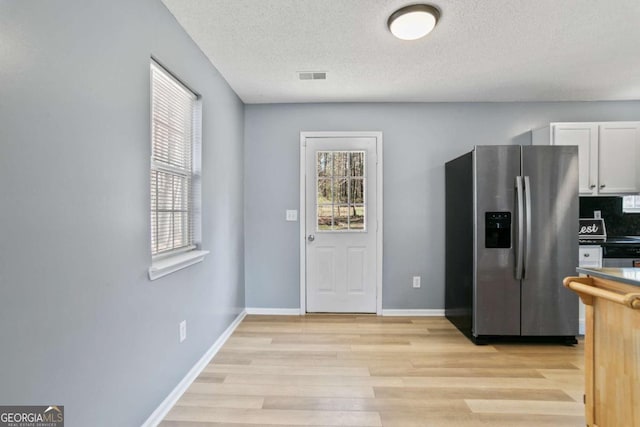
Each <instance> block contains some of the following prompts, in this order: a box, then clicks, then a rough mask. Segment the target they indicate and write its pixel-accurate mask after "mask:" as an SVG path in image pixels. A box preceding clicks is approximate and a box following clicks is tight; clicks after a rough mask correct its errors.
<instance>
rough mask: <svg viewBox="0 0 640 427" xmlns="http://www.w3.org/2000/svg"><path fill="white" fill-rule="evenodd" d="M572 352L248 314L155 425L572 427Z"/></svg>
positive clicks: (332, 320) (385, 320)
mask: <svg viewBox="0 0 640 427" xmlns="http://www.w3.org/2000/svg"><path fill="white" fill-rule="evenodd" d="M583 387H584V362H583V345H582V343H580V344H578V345H577V346H575V347H567V346H563V345H530V344H527V345H523V344H501V345H487V346H475V345H473V344H472V343H471V342H470V341H469V340H467V338H465V337H464V336H463V335H462V334H460V333H459V332H458V330H457V329H455V328H454V327H453V326H452V325H451V324H450V323H449V322H448V321H447V320H446V319H445V318H442V317H422V318H420V317H411V318H402V317H376V316H355V315H308V316H247V317H246V318H245V319H244V321H243V322H242V323H241V324H240V326H238V328H237V329H236V331H235V332H234V333H233V335H232V336H231V338H230V339H229V340H228V341H227V343H226V344H225V345H224V347H223V348H222V349H221V351H220V352H219V353H218V354H217V355H216V357H215V358H214V359H213V360H212V361H211V363H210V364H209V365H208V366H207V367H206V368H205V370H204V371H203V372H202V374H201V375H200V376H199V377H198V378H197V380H196V381H195V382H194V383H193V384H192V385H191V386H190V388H189V390H188V391H187V392H186V393H185V394H184V395H183V397H182V398H181V399H180V401H179V402H178V403H177V404H176V406H175V407H174V408H173V409H172V410H171V412H170V413H169V414H168V415H167V417H166V418H165V420H164V421H163V422H162V423H161V424H160V426H161V427H207V426H222V425H232V426H235V427H238V426H256V425H286V426H385V427H417V426H429V427H441V426H442V427H445V426H446V427H450V426H455V427H467V426H509V427H516V426H535V427H542V426H549V427H563V426H572V427H578V426H580V427H582V426H584V425H585V422H584V416H583V415H584V405H583V403H582V394H583Z"/></svg>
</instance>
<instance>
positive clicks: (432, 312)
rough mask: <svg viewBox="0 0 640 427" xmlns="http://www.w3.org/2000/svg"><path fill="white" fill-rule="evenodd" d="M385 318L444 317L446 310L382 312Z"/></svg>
mask: <svg viewBox="0 0 640 427" xmlns="http://www.w3.org/2000/svg"><path fill="white" fill-rule="evenodd" d="M382 315H383V316H444V309H441V308H436V309H424V310H382Z"/></svg>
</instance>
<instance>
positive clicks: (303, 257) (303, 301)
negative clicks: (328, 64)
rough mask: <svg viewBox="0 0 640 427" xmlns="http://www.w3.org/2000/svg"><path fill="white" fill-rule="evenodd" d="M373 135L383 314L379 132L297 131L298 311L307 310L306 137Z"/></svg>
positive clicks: (379, 312)
mask: <svg viewBox="0 0 640 427" xmlns="http://www.w3.org/2000/svg"><path fill="white" fill-rule="evenodd" d="M362 137H364V138H375V140H376V147H375V150H376V160H377V163H376V175H377V176H376V189H375V191H376V214H377V215H376V218H375V221H376V314H377V315H378V316H382V259H383V258H382V234H383V233H382V231H383V229H384V227H383V222H382V218H383V215H382V206H383V203H382V188H383V182H384V181H383V180H382V153H383V150H382V132H381V131H375V132H359V131H338V132H300V215H299V218H300V314H301V315H304V314H306V313H307V243H306V242H307V235H306V230H307V215H306V206H307V200H306V171H307V143H306V139H307V138H362Z"/></svg>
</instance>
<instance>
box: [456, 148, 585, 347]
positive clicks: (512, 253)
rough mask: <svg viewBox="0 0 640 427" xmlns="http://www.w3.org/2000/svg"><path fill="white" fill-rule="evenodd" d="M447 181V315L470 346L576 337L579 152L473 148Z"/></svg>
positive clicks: (569, 340)
mask: <svg viewBox="0 0 640 427" xmlns="http://www.w3.org/2000/svg"><path fill="white" fill-rule="evenodd" d="M445 181H446V202H445V205H446V227H445V235H446V247H445V252H446V255H445V258H446V262H445V264H446V286H445V313H446V316H447V318H449V320H451V322H452V323H453V324H455V325H456V326H457V327H458V329H460V330H461V331H462V332H463V333H465V334H466V335H467V336H468V337H469V338H471V339H472V340H473V341H474V342H476V343H482V342H486V341H489V340H492V339H498V338H499V337H511V338H513V337H530V338H532V339H535V340H558V339H559V340H562V341H565V342H569V343H573V342H575V336H576V335H577V334H578V297H577V296H576V294H575V293H573V292H570V291H569V290H567V289H565V288H564V287H563V286H562V279H563V278H564V277H566V276H574V275H575V274H576V267H577V266H578V218H579V201H578V200H579V199H578V148H577V147H576V146H518V145H507V146H503V145H493V146H476V147H475V148H474V150H473V151H471V152H469V153H467V154H465V155H463V156H460V157H458V158H457V159H454V160H451V161H450V162H447V164H446V166H445Z"/></svg>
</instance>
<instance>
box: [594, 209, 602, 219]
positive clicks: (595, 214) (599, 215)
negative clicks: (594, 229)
mask: <svg viewBox="0 0 640 427" xmlns="http://www.w3.org/2000/svg"><path fill="white" fill-rule="evenodd" d="M593 217H594V218H596V219H600V218H602V211H593Z"/></svg>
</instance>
